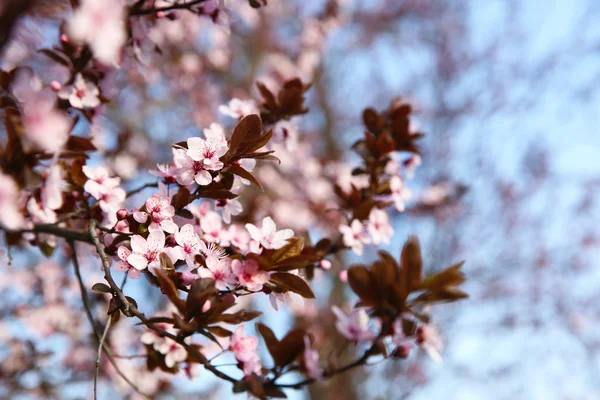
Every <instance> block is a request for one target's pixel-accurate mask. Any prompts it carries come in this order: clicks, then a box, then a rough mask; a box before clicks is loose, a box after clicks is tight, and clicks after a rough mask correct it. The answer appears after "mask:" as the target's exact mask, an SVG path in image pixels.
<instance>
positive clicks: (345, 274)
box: [338, 269, 348, 283]
mask: <svg viewBox="0 0 600 400" xmlns="http://www.w3.org/2000/svg"><path fill="white" fill-rule="evenodd" d="M338 277H339V278H340V281H342V282H344V283H346V282H348V270H345V269H343V270H341V271H340V273H339V274H338Z"/></svg>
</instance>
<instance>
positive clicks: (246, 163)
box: [234, 158, 256, 185]
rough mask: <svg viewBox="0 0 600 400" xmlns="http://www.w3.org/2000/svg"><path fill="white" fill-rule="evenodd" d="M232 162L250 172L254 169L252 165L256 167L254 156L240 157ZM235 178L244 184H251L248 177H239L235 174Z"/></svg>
mask: <svg viewBox="0 0 600 400" xmlns="http://www.w3.org/2000/svg"><path fill="white" fill-rule="evenodd" d="M234 164H237V165H239V166H240V167H242V168H244V169H245V170H246V171H248V172H252V170H254V167H256V160H255V159H254V158H242V159H241V160H238V161H236V162H234ZM235 179H239V181H240V182H242V183H243V184H244V185H250V184H251V182H250V181H249V180H248V179H246V178H242V177H239V176H237V175H235Z"/></svg>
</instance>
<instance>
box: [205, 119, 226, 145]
mask: <svg viewBox="0 0 600 400" xmlns="http://www.w3.org/2000/svg"><path fill="white" fill-rule="evenodd" d="M202 132H203V133H204V136H205V137H206V140H210V141H211V142H212V143H216V144H217V145H218V146H220V147H223V146H225V147H226V146H227V138H226V137H225V129H223V127H222V126H221V125H220V124H218V123H216V122H213V123H212V124H210V126H209V127H208V128H205V129H204V130H203V131H202Z"/></svg>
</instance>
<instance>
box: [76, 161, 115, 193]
mask: <svg viewBox="0 0 600 400" xmlns="http://www.w3.org/2000/svg"><path fill="white" fill-rule="evenodd" d="M82 170H83V173H84V174H85V176H87V178H88V181H87V182H86V183H85V185H84V186H83V189H84V190H85V191H86V192H88V193H89V194H91V195H92V196H94V197H95V198H99V197H101V196H102V193H103V192H104V191H105V190H106V189H107V188H115V187H118V186H119V184H120V183H121V180H120V179H119V178H117V177H111V174H110V172H109V170H108V168H106V167H104V166H98V167H95V168H92V167H89V166H87V165H84V166H83V167H82Z"/></svg>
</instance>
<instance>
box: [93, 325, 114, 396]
mask: <svg viewBox="0 0 600 400" xmlns="http://www.w3.org/2000/svg"><path fill="white" fill-rule="evenodd" d="M111 321H112V318H111V317H110V316H109V317H108V320H107V321H106V326H105V327H104V332H102V337H101V338H100V343H98V352H97V354H96V371H95V372H94V400H96V399H97V398H98V374H99V373H100V358H101V357H102V347H103V346H104V341H105V340H106V334H107V333H108V330H109V329H110V324H111Z"/></svg>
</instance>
